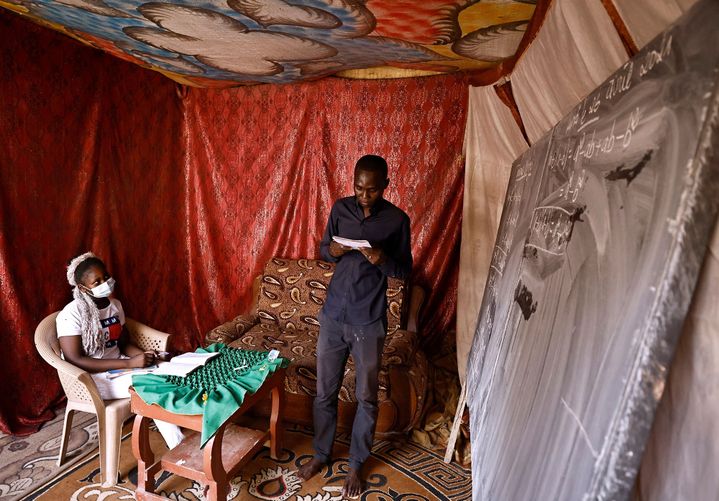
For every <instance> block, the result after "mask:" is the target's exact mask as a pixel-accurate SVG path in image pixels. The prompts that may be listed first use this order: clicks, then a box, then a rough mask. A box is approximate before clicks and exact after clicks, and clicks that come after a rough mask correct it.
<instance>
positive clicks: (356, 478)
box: [342, 468, 364, 499]
mask: <svg viewBox="0 0 719 501" xmlns="http://www.w3.org/2000/svg"><path fill="white" fill-rule="evenodd" d="M360 473H361V468H360V470H354V469H352V468H350V471H349V473H347V478H345V484H344V485H343V486H342V497H346V498H350V499H356V498H358V497H359V495H360V494H362V491H363V490H364V482H362V479H360Z"/></svg>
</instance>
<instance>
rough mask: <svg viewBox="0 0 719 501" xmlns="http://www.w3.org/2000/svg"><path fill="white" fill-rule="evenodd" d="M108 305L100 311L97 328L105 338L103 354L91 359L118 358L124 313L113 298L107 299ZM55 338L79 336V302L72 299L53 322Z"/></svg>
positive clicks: (80, 332) (95, 355)
mask: <svg viewBox="0 0 719 501" xmlns="http://www.w3.org/2000/svg"><path fill="white" fill-rule="evenodd" d="M109 299H110V304H109V305H108V306H107V307H106V308H102V309H101V310H100V324H99V325H98V326H97V328H98V329H100V330H101V331H102V335H103V337H104V338H105V353H104V354H100V353H96V354H94V355H91V356H92V357H93V358H120V356H121V353H120V345H119V344H118V343H119V341H120V334H122V326H123V325H125V312H124V310H123V309H122V304H121V303H120V301H118V300H117V299H115V298H112V297H111V298H109ZM55 325H56V327H57V337H59V338H60V337H64V336H81V335H82V331H81V330H80V325H81V324H80V308H79V301H78V300H77V299H74V300H73V301H72V302H70V303H68V304H67V306H65V307H64V308H63V309H62V311H61V312H60V313H58V315H57V319H56V320H55Z"/></svg>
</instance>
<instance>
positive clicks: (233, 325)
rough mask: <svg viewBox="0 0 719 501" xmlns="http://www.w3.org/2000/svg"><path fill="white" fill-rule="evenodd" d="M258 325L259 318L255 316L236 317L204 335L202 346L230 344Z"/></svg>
mask: <svg viewBox="0 0 719 501" xmlns="http://www.w3.org/2000/svg"><path fill="white" fill-rule="evenodd" d="M259 323H260V317H258V316H257V315H253V314H250V315H238V316H236V317H235V318H233V319H232V320H230V321H229V322H225V323H224V324H222V325H219V326H217V327H215V328H214V329H212V330H210V331H208V332H207V334H205V341H204V345H205V346H208V345H211V344H212V343H224V344H230V343H231V342H232V341H234V340H235V339H237V338H239V337H240V336H242V335H243V334H244V333H245V332H247V331H249V330H250V329H251V328H252V327H254V326H255V325H257V324H259Z"/></svg>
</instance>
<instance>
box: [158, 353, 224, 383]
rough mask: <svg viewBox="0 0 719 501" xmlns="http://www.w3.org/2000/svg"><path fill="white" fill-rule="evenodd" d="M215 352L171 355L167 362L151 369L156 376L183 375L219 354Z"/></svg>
mask: <svg viewBox="0 0 719 501" xmlns="http://www.w3.org/2000/svg"><path fill="white" fill-rule="evenodd" d="M219 354H220V352H215V353H194V352H193V353H183V354H182V355H178V356H176V357H172V359H171V360H170V361H169V362H165V363H161V364H160V367H158V368H157V369H155V370H154V371H152V373H153V374H155V375H158V376H181V377H185V376H187V375H188V374H189V373H190V372H192V371H193V370H195V369H197V368H198V367H201V366H203V365H205V364H206V363H207V362H208V361H209V360H210V359H211V358H213V357H216V356H217V355H219Z"/></svg>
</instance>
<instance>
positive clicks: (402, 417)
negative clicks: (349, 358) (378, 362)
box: [381, 330, 430, 433]
mask: <svg viewBox="0 0 719 501" xmlns="http://www.w3.org/2000/svg"><path fill="white" fill-rule="evenodd" d="M381 370H386V371H387V374H388V376H389V379H390V388H391V390H390V391H391V395H390V400H391V401H392V402H394V404H395V406H396V410H397V413H398V417H397V419H398V421H399V422H400V423H404V424H403V427H402V429H401V430H399V431H401V432H403V433H408V432H409V431H410V430H412V428H415V427H417V426H419V423H420V421H421V419H422V416H423V415H424V412H425V410H426V409H427V394H428V389H429V381H430V379H429V364H428V362H427V357H426V356H425V355H424V353H423V352H422V350H421V349H420V348H419V338H418V336H417V333H415V332H411V331H404V330H398V331H395V332H394V334H392V335H391V336H390V337H389V338H388V339H387V340H386V342H385V347H384V351H383V353H382V369H381Z"/></svg>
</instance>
